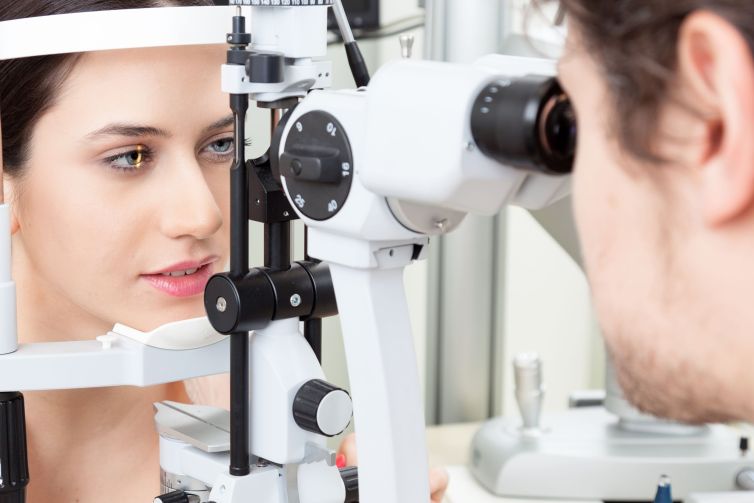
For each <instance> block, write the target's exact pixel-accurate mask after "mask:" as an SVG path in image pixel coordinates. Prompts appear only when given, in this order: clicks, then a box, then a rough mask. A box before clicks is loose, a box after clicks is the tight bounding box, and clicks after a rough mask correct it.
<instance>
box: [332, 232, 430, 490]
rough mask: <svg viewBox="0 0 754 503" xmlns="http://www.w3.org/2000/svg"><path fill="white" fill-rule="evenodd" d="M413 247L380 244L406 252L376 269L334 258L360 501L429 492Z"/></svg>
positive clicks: (393, 252)
mask: <svg viewBox="0 0 754 503" xmlns="http://www.w3.org/2000/svg"><path fill="white" fill-rule="evenodd" d="M412 248H413V247H412V246H408V247H403V249H401V248H396V249H395V250H392V251H390V252H388V250H383V252H384V253H382V256H383V257H382V258H387V256H388V253H391V254H392V255H391V256H392V257H396V256H398V255H403V258H402V259H399V260H401V262H402V263H401V262H399V263H395V261H394V260H393V261H392V262H393V263H389V264H387V265H386V264H384V263H383V265H381V266H380V268H378V269H354V268H351V267H347V266H343V265H338V264H333V263H331V264H330V272H331V274H332V278H333V284H334V285H335V293H336V296H337V299H338V309H339V311H340V319H341V324H342V327H343V337H344V342H345V347H346V358H347V360H348V369H349V372H348V374H349V377H350V379H351V388H352V391H353V401H354V416H355V420H356V442H357V444H358V449H359V491H360V494H361V499H360V501H361V503H385V502H388V501H389V502H391V503H420V502H427V501H428V500H429V479H428V475H427V474H428V472H429V468H428V463H427V447H426V440H425V433H424V428H423V426H424V412H423V409H422V405H421V404H422V396H421V390H420V389H419V375H418V371H417V367H416V358H415V352H414V346H413V337H412V335H411V322H410V319H409V315H408V308H407V304H406V298H405V293H404V289H403V268H404V267H405V266H406V265H408V264H409V263H410V261H411V251H412ZM378 254H379V252H378ZM406 255H407V256H406ZM388 262H389V261H388Z"/></svg>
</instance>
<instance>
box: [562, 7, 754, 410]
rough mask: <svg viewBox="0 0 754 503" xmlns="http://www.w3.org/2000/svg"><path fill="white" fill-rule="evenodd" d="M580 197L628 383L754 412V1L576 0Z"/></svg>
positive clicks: (692, 402)
mask: <svg viewBox="0 0 754 503" xmlns="http://www.w3.org/2000/svg"><path fill="white" fill-rule="evenodd" d="M563 4H564V6H565V8H566V11H567V12H568V14H569V15H570V20H571V21H570V22H571V24H570V28H571V29H570V32H569V33H570V34H569V40H568V44H567V51H566V54H565V56H564V58H563V60H562V62H561V80H562V82H563V85H564V87H565V88H566V90H567V91H568V93H569V94H570V95H571V97H572V99H573V101H574V104H575V108H576V112H577V116H578V121H579V135H580V136H579V145H578V158H577V163H576V164H577V166H576V172H575V182H574V184H575V185H574V198H575V210H576V216H577V219H578V223H579V230H580V233H581V237H582V240H583V247H584V256H585V261H586V265H587V270H588V273H589V276H590V281H591V284H592V288H593V291H594V296H595V302H596V304H597V309H598V312H599V316H600V319H601V323H602V326H603V329H604V332H605V336H606V338H607V341H608V347H609V349H610V353H611V355H612V357H613V358H614V360H615V364H616V367H617V369H618V373H619V377H620V381H621V384H622V386H623V387H624V390H625V392H626V394H627V396H628V397H629V398H630V399H631V400H632V401H633V402H634V403H635V404H636V405H637V406H639V407H640V408H641V409H643V410H645V411H647V412H652V413H655V414H658V415H662V416H669V417H673V418H676V419H680V420H686V421H690V422H697V421H716V420H728V419H754V400H752V399H750V397H749V387H750V384H752V383H754V365H752V364H751V362H750V359H751V358H752V357H754V309H752V308H751V307H750V304H751V303H752V299H754V264H752V258H754V60H753V59H752V51H751V48H752V46H753V45H754V3H752V2H751V1H750V0H614V1H610V2H604V1H602V0H563Z"/></svg>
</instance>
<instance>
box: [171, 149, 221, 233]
mask: <svg viewBox="0 0 754 503" xmlns="http://www.w3.org/2000/svg"><path fill="white" fill-rule="evenodd" d="M169 171H170V173H171V175H170V180H168V181H167V182H166V183H165V185H164V187H166V189H165V191H164V194H165V195H164V199H163V202H162V203H161V204H160V210H159V211H160V212H161V213H162V217H161V227H162V232H163V234H165V235H166V236H168V237H170V238H180V237H186V236H188V237H192V238H195V239H207V238H209V237H211V236H212V235H214V234H215V233H216V232H217V231H218V230H219V229H220V227H221V226H222V223H223V219H222V211H221V209H220V206H219V205H218V203H217V201H216V200H215V196H214V195H213V193H212V191H211V190H210V187H209V185H208V183H207V180H206V179H205V177H204V173H203V170H202V168H201V166H200V165H199V164H198V163H197V161H196V160H195V159H191V160H188V159H186V160H184V161H181V162H179V163H177V164H176V166H174V167H173V168H172V169H170V170H169ZM163 182H165V181H164V180H163Z"/></svg>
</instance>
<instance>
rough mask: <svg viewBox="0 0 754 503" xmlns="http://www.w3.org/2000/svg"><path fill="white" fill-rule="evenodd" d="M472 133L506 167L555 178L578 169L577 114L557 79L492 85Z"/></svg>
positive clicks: (477, 105)
mask: <svg viewBox="0 0 754 503" xmlns="http://www.w3.org/2000/svg"><path fill="white" fill-rule="evenodd" d="M471 132H472V135H473V137H474V141H475V142H476V144H477V146H478V147H479V149H480V150H481V151H482V152H483V153H484V154H485V155H487V156H489V157H491V158H493V159H495V160H497V161H498V162H500V163H501V164H505V165H507V166H511V167H514V168H519V169H525V170H529V171H536V172H541V173H546V174H550V175H564V174H568V173H570V172H571V171H572V170H573V161H574V157H575V148H576V145H575V139H576V119H575V114H574V113H573V109H572V107H571V103H570V101H569V100H568V97H567V96H566V94H565V93H564V92H563V90H562V88H561V87H560V84H559V83H558V81H557V79H555V78H553V77H544V76H538V75H529V76H526V77H521V78H516V79H510V80H499V81H496V82H493V83H491V84H489V85H488V86H486V87H485V88H484V89H483V90H482V92H481V93H480V94H479V96H478V97H477V98H476V100H475V101H474V108H473V110H472V113H471Z"/></svg>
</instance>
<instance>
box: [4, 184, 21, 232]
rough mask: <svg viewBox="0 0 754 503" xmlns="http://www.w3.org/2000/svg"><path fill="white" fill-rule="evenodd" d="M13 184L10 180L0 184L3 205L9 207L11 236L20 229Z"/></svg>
mask: <svg viewBox="0 0 754 503" xmlns="http://www.w3.org/2000/svg"><path fill="white" fill-rule="evenodd" d="M15 185H16V184H15V183H14V182H12V181H10V180H7V179H6V180H5V183H3V184H2V190H3V200H4V201H5V204H7V205H8V206H10V233H11V235H13V234H15V233H17V232H18V231H19V230H20V229H21V222H20V221H19V219H18V212H17V208H18V205H17V204H15V201H16V198H15Z"/></svg>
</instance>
